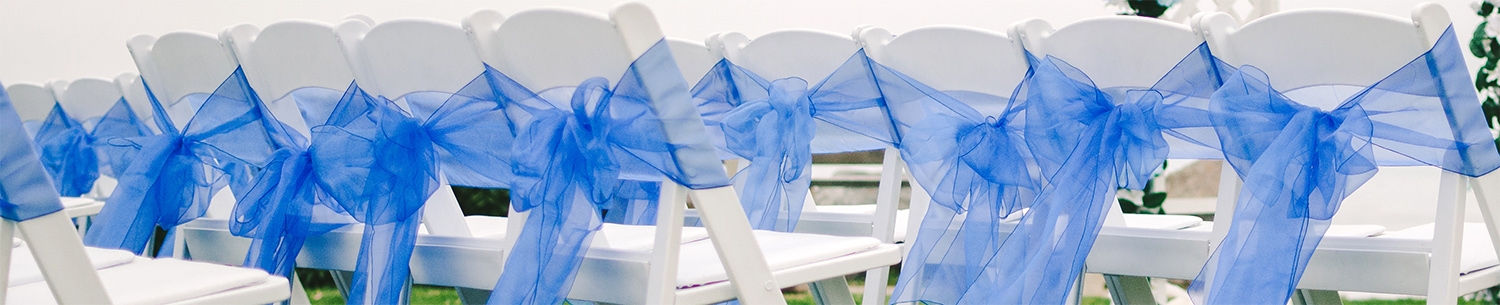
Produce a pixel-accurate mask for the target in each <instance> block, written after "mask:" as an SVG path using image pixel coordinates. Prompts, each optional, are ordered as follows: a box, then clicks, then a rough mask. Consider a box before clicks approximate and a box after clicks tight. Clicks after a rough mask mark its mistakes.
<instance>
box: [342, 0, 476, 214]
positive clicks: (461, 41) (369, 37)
mask: <svg viewBox="0 0 1500 305" xmlns="http://www.w3.org/2000/svg"><path fill="white" fill-rule="evenodd" d="M334 31H335V33H336V34H337V35H338V40H339V43H340V46H341V47H342V49H343V50H344V56H345V58H347V59H348V60H349V67H350V68H353V71H354V78H355V80H356V82H358V83H359V86H360V88H361V89H364V90H365V92H366V93H369V94H370V95H378V96H385V97H386V98H389V99H391V100H393V101H396V104H397V105H400V106H402V107H407V106H406V103H405V98H404V97H405V96H406V95H407V94H411V93H416V92H443V93H454V92H458V90H459V89H462V88H463V87H464V86H465V85H468V84H469V81H471V80H474V78H475V77H477V76H479V74H480V73H481V72H484V63H483V62H482V61H480V60H479V56H478V54H476V53H475V52H474V46H473V43H471V42H469V37H468V35H467V34H465V32H464V30H463V29H462V28H459V27H458V25H456V24H452V23H447V22H441V21H435V20H424V19H400V20H391V21H386V22H382V23H379V24H376V25H374V26H371V25H370V24H369V23H367V22H366V21H364V20H359V19H351V20H345V21H344V22H341V23H339V25H338V26H337V27H336V28H335V29H334ZM445 181H446V180H445ZM423 211H424V212H423V215H422V218H423V222H424V223H425V224H426V225H427V230H428V232H431V233H433V234H438V235H448V236H470V232H469V228H468V226H467V225H465V222H464V220H463V211H462V210H460V209H459V207H458V198H457V196H455V195H453V189H452V187H450V186H448V185H447V183H444V185H443V186H442V187H440V188H438V190H437V192H436V193H433V195H432V196H431V197H429V198H428V200H427V203H426V204H425V205H424V206H423Z"/></svg>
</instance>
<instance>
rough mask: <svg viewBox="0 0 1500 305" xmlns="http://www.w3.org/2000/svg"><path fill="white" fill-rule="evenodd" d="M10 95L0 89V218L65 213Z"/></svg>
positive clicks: (11, 219) (20, 218) (18, 218)
mask: <svg viewBox="0 0 1500 305" xmlns="http://www.w3.org/2000/svg"><path fill="white" fill-rule="evenodd" d="M23 129H25V127H24V126H23V123H22V122H21V116H20V115H19V114H16V108H15V105H12V104H11V102H10V95H8V94H6V93H5V90H0V130H5V131H7V132H0V218H5V219H7V220H10V221H25V220H28V219H32V218H36V217H40V216H46V215H48V214H52V213H56V212H58V211H62V209H63V205H62V201H61V200H59V199H58V195H57V189H55V188H53V187H52V181H51V178H48V176H47V172H46V169H44V168H43V166H42V163H41V162H40V160H41V159H40V158H39V157H38V156H37V153H36V152H35V151H34V150H33V148H32V147H33V146H32V145H31V143H32V141H31V139H30V138H29V136H28V135H27V134H26V133H23V132H20V131H22V130H23Z"/></svg>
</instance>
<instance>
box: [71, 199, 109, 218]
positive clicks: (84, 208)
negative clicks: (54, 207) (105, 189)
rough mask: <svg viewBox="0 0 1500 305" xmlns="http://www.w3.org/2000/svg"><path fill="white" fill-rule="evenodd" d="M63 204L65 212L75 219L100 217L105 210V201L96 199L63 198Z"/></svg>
mask: <svg viewBox="0 0 1500 305" xmlns="http://www.w3.org/2000/svg"><path fill="white" fill-rule="evenodd" d="M62 204H63V212H66V213H68V217H74V218H77V217H84V216H94V215H98V214H99V210H102V209H104V201H103V200H98V199H94V198H85V197H62Z"/></svg>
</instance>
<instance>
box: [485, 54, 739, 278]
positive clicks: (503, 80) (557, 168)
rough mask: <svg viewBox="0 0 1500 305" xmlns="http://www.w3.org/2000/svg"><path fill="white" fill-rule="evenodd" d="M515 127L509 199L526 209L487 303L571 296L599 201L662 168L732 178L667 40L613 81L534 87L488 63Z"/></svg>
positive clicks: (690, 183) (686, 175)
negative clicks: (513, 159)
mask: <svg viewBox="0 0 1500 305" xmlns="http://www.w3.org/2000/svg"><path fill="white" fill-rule="evenodd" d="M488 75H490V76H491V78H490V81H491V84H492V87H493V88H494V89H495V90H496V92H498V95H499V96H500V97H501V98H502V99H503V100H505V101H506V103H505V109H506V112H507V114H508V117H509V118H510V120H511V122H512V123H513V124H514V126H515V128H516V135H517V138H516V141H515V145H514V146H513V147H512V149H511V153H512V154H513V157H514V158H515V163H514V166H515V168H514V169H515V174H516V177H515V179H516V180H515V184H514V186H513V188H512V197H513V198H515V200H514V201H512V205H513V206H514V207H515V209H516V210H517V211H529V214H527V215H528V216H527V219H526V224H525V227H524V228H523V229H522V231H521V232H520V233H519V236H517V242H516V246H515V248H514V250H513V252H512V253H511V254H510V257H509V258H507V260H506V263H505V272H504V273H502V274H501V276H500V281H499V282H498V283H496V284H495V289H494V291H493V293H492V294H491V295H490V299H489V303H490V304H558V303H561V302H562V301H563V300H564V297H566V296H567V294H568V292H569V290H570V287H571V285H572V281H573V278H574V276H575V273H576V271H577V268H578V266H579V264H580V263H581V262H582V259H583V255H584V253H586V252H587V251H588V245H589V241H590V239H591V237H592V233H593V232H594V231H596V230H598V229H599V227H600V225H601V222H600V218H599V212H598V209H600V208H602V207H604V206H608V205H609V204H610V203H611V202H615V201H620V200H631V199H633V198H634V197H632V196H635V195H637V194H639V193H640V191H643V190H644V189H642V188H643V187H645V186H643V185H645V184H644V183H643V182H659V181H661V179H662V177H663V176H665V177H667V178H670V179H671V180H672V181H674V182H676V183H679V184H681V185H685V186H687V187H689V188H693V189H703V188H711V187H720V186H725V185H728V184H729V179H728V177H727V176H726V175H725V174H724V171H723V168H722V165H720V163H719V160H718V158H715V152H714V150H713V147H712V146H711V144H710V141H709V136H708V134H707V132H706V131H704V128H703V121H702V119H701V118H699V117H698V114H697V112H696V111H695V110H694V109H693V107H692V104H691V99H690V97H689V96H688V93H687V84H686V81H684V80H683V79H682V76H681V74H680V73H679V72H678V70H677V66H676V62H675V61H674V60H673V58H672V54H671V53H670V51H668V48H667V45H666V42H665V40H663V41H660V42H658V43H657V44H656V45H654V46H653V47H652V48H651V49H650V50H648V51H647V52H645V53H644V54H642V55H641V57H640V58H637V59H636V61H635V62H634V63H632V64H631V66H630V68H629V69H628V70H627V71H626V73H625V74H624V75H623V76H621V77H620V81H619V82H618V83H617V84H615V86H614V88H613V89H611V88H610V87H609V83H608V80H606V79H605V78H603V77H595V78H591V79H588V80H585V81H584V82H583V83H581V84H579V85H578V86H577V87H558V88H549V89H546V90H542V91H539V92H538V91H532V90H530V89H527V88H525V87H523V86H521V85H520V84H519V83H517V82H515V81H514V80H511V79H510V78H508V77H505V75H503V74H501V73H500V72H498V71H495V70H493V69H490V70H489V72H488Z"/></svg>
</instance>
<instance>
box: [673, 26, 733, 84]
mask: <svg viewBox="0 0 1500 305" xmlns="http://www.w3.org/2000/svg"><path fill="white" fill-rule="evenodd" d="M667 47H669V48H672V56H673V57H676V58H677V69H679V70H682V78H683V79H685V80H687V83H688V85H689V86H691V85H693V84H697V83H698V80H701V79H703V75H704V74H708V70H709V69H713V67H714V64H715V63H718V61H719V59H720V58H721V57H719V54H714V52H713V51H711V50H709V49H708V46H706V45H704V44H703V42H701V41H692V40H686V39H681V38H667Z"/></svg>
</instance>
